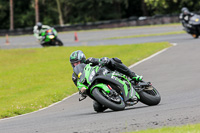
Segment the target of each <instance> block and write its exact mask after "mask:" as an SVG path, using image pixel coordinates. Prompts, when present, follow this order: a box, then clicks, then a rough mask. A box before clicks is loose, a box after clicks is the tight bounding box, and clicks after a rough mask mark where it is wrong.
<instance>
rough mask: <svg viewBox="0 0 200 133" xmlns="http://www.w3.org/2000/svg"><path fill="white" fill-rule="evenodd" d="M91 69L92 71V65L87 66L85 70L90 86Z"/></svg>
mask: <svg viewBox="0 0 200 133" xmlns="http://www.w3.org/2000/svg"><path fill="white" fill-rule="evenodd" d="M91 69H92V67H91V66H90V64H87V65H86V66H85V68H84V70H85V78H86V81H87V83H88V84H91V83H90V82H89V76H90V73H91Z"/></svg>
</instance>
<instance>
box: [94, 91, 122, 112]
mask: <svg viewBox="0 0 200 133" xmlns="http://www.w3.org/2000/svg"><path fill="white" fill-rule="evenodd" d="M92 95H93V96H94V98H95V99H96V101H98V102H99V103H100V104H102V105H104V106H105V107H107V108H110V109H112V110H114V111H120V110H124V108H125V103H124V101H123V100H122V99H121V98H120V97H119V96H118V98H119V99H120V103H115V102H113V101H111V100H109V99H108V98H106V96H104V95H105V94H104V92H103V90H99V89H98V88H94V89H93V91H92Z"/></svg>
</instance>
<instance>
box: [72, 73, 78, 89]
mask: <svg viewBox="0 0 200 133" xmlns="http://www.w3.org/2000/svg"><path fill="white" fill-rule="evenodd" d="M72 81H73V82H74V84H75V85H76V86H77V77H76V76H75V74H74V73H73V74H72Z"/></svg>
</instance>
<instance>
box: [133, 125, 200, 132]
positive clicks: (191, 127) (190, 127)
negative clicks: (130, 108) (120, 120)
mask: <svg viewBox="0 0 200 133" xmlns="http://www.w3.org/2000/svg"><path fill="white" fill-rule="evenodd" d="M129 133H200V124H195V125H186V126H180V127H164V128H159V129H148V130H142V131H136V132H129Z"/></svg>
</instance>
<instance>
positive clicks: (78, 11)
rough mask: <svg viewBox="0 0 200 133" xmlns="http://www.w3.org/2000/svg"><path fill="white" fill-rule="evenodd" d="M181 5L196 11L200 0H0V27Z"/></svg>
mask: <svg viewBox="0 0 200 133" xmlns="http://www.w3.org/2000/svg"><path fill="white" fill-rule="evenodd" d="M182 7H188V8H189V10H191V11H199V9H200V8H199V7H200V1H199V0H0V14H1V15H0V23H1V25H0V29H11V30H12V29H14V28H26V27H32V26H34V25H35V23H36V22H38V21H40V22H42V23H43V24H47V25H66V24H77V23H87V22H96V21H104V20H115V19H123V18H129V17H132V16H136V17H139V16H153V15H164V14H178V13H180V10H181V8H182Z"/></svg>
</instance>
